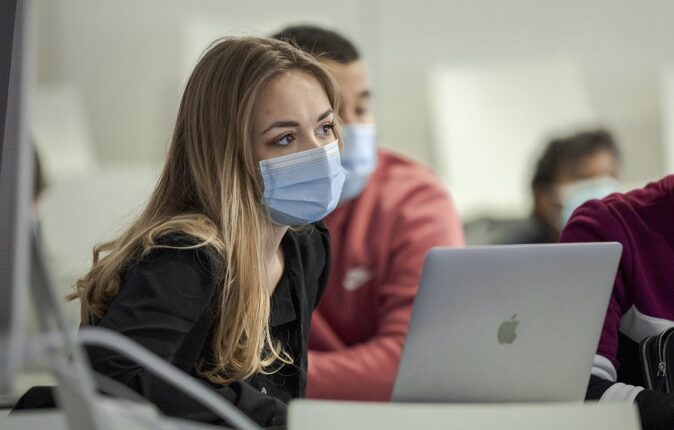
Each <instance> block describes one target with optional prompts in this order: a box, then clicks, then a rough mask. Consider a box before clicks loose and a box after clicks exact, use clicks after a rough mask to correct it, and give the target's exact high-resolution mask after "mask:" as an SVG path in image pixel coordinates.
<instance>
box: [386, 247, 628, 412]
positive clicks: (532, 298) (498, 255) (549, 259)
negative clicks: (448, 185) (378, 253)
mask: <svg viewBox="0 0 674 430" xmlns="http://www.w3.org/2000/svg"><path fill="white" fill-rule="evenodd" d="M621 252H622V246H621V245H620V244H619V243H583V244H553V245H513V246H492V247H475V248H435V249H433V250H431V251H430V252H429V253H428V255H427V256H426V260H425V263H424V269H423V272H422V277H421V281H420V285H419V291H418V293H417V297H416V299H415V303H414V308H413V313H412V319H411V321H410V327H409V332H408V334H407V339H406V343H405V348H404V351H403V355H402V360H401V363H400V367H399V370H398V376H397V378H396V383H395V387H394V391H393V396H392V400H394V401H407V402H410V401H414V402H528V401H581V400H583V399H584V397H585V391H586V388H587V383H588V380H589V377H590V370H591V367H592V361H593V358H594V354H595V352H596V349H597V344H598V342H599V335H600V332H601V328H602V325H603V321H604V316H605V313H606V309H607V306H608V301H609V298H610V295H611V291H612V288H613V282H614V280H615V274H616V269H617V266H618V262H619V260H620V255H621Z"/></svg>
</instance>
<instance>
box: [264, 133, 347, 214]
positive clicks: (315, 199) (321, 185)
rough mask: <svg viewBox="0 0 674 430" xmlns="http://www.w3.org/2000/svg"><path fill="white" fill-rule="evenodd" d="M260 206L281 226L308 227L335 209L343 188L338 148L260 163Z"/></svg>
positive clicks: (328, 146)
mask: <svg viewBox="0 0 674 430" xmlns="http://www.w3.org/2000/svg"><path fill="white" fill-rule="evenodd" d="M260 171H261V172H262V179H263V180H264V196H263V200H264V204H265V205H266V206H267V208H268V210H269V214H270V216H271V219H272V221H274V222H275V223H276V224H281V225H303V224H310V223H312V222H316V221H318V220H321V219H323V218H325V216H326V215H328V214H329V213H330V212H332V210H333V209H335V207H336V206H337V202H338V201H339V195H340V194H341V192H342V186H343V185H344V176H345V172H344V168H343V167H342V165H341V163H340V156H339V144H338V142H337V141H336V140H335V141H334V142H332V143H329V144H327V145H325V146H323V147H320V148H315V149H310V150H307V151H302V152H296V153H294V154H290V155H284V156H282V157H274V158H270V159H267V160H261V161H260Z"/></svg>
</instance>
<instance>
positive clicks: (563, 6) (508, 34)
mask: <svg viewBox="0 0 674 430" xmlns="http://www.w3.org/2000/svg"><path fill="white" fill-rule="evenodd" d="M39 2H40V5H41V11H40V13H41V21H40V22H41V25H40V31H41V33H40V41H41V46H42V47H43V48H44V51H43V52H42V53H41V55H40V59H41V60H42V61H41V64H40V78H41V79H42V80H43V81H45V80H46V81H53V80H67V81H70V82H72V83H73V84H74V85H77V86H79V87H81V88H82V91H83V93H84V96H85V100H86V104H87V108H88V109H89V110H90V113H91V120H92V129H93V131H94V136H95V139H96V148H97V151H98V153H99V155H100V156H101V157H105V158H118V159H128V158H134V159H138V157H142V158H145V159H155V158H156V157H159V156H161V154H162V153H163V145H164V144H165V142H166V140H167V138H168V135H169V133H170V127H171V121H172V118H173V115H174V112H175V110H176V103H177V98H178V95H179V93H180V86H181V84H182V82H181V81H182V76H181V75H182V70H183V68H182V64H181V58H180V55H181V35H182V34H183V32H184V24H185V22H186V21H188V20H190V19H194V18H195V17H200V16H209V17H211V19H212V20H217V19H218V18H219V17H221V18H222V23H223V25H222V31H223V33H225V32H228V31H232V30H233V29H232V28H231V27H230V26H231V25H232V24H233V23H243V24H241V25H238V24H237V27H238V28H240V27H242V26H243V27H245V26H247V25H250V23H254V22H261V23H262V22H263V23H268V22H273V21H275V20H282V19H284V18H286V17H297V21H301V20H302V19H301V18H302V17H307V16H311V17H321V18H322V19H321V22H323V23H328V24H332V26H333V27H335V28H338V29H340V30H342V31H343V32H344V33H345V34H347V35H348V36H350V37H352V38H353V39H354V40H355V41H356V42H357V43H358V44H359V45H360V46H361V47H362V48H363V50H364V51H365V53H366V54H367V56H368V59H369V60H370V62H371V66H372V70H373V72H374V77H375V84H376V90H377V93H376V95H377V102H378V103H377V104H378V108H379V109H378V112H379V116H378V119H379V122H380V125H381V127H380V129H381V137H382V141H383V142H385V143H386V144H387V145H389V146H392V147H395V148H399V149H401V150H402V151H404V152H406V153H408V154H410V155H411V156H413V157H415V158H417V159H420V160H422V161H425V162H429V163H430V161H431V159H432V152H433V150H432V148H431V147H430V145H429V108H428V100H427V99H428V95H427V90H426V88H427V86H426V83H427V77H428V71H429V70H430V68H431V67H432V66H435V65H438V64H443V63H447V62H449V63H455V62H470V61H478V60H507V59H509V58H512V57H519V58H526V57H541V56H550V55H556V54H563V55H568V56H569V57H572V58H575V59H577V61H578V62H579V64H580V65H581V67H582V70H583V72H584V73H585V74H586V76H587V78H588V81H589V84H590V91H591V95H592V97H593V101H594V103H595V105H596V109H597V111H598V113H599V116H600V118H603V119H604V120H605V122H606V124H607V125H609V126H612V127H613V128H614V129H615V130H616V131H617V134H618V136H619V137H620V138H621V139H622V140H623V141H624V143H625V150H626V155H627V158H628V160H629V162H628V164H627V166H626V168H627V170H626V175H627V177H628V178H630V179H639V178H642V177H651V176H654V175H655V176H657V175H658V174H660V173H661V172H662V169H663V166H662V165H661V162H660V161H659V160H660V159H661V154H662V149H661V146H660V145H661V131H660V127H659V125H660V124H659V104H658V103H659V101H658V100H659V99H658V93H657V92H658V75H659V68H660V66H661V65H662V64H665V63H666V62H667V60H670V61H671V60H672V57H673V56H674V50H672V49H671V45H670V41H671V40H674V26H672V25H671V22H672V19H673V18H674V3H672V2H671V1H669V0H654V1H650V2H648V3H646V4H642V3H637V2H633V1H630V0H611V1H609V0H595V1H592V2H587V1H584V0H570V1H565V2H558V1H552V0H547V1H540V0H512V1H508V2H503V1H498V0H491V1H473V0H454V1H451V0H449V1H447V0H427V1H423V2H409V1H407V0H386V1H384V0H379V1H374V0H364V1H363V0H361V1H358V0H342V1H339V2H335V1H326V0H311V1H308V0H296V1H286V2H268V1H261V0H250V1H245V2H243V1H232V0H230V1H223V0H198V1H189V2H187V1H183V0H142V1H136V0H116V1H114V2H111V1H107V0H39Z"/></svg>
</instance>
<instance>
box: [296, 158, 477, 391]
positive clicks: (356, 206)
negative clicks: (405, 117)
mask: <svg viewBox="0 0 674 430" xmlns="http://www.w3.org/2000/svg"><path fill="white" fill-rule="evenodd" d="M325 222H326V224H327V226H328V229H329V231H330V239H331V251H332V269H331V273H330V278H329V280H328V286H327V288H326V290H325V293H324V294H323V298H322V299H321V302H320V304H319V306H318V308H317V310H316V311H315V312H314V315H313V318H312V327H311V333H310V336H309V349H310V350H309V380H308V386H307V397H311V398H325V399H342V400H377V401H387V400H389V398H390V396H391V390H392V389H393V383H394V380H395V376H396V372H397V370H398V362H399V361H400V354H401V352H402V347H403V343H404V340H405V335H406V333H407V325H408V322H409V319H410V314H411V312H412V302H413V300H414V295H415V294H416V290H417V283H418V281H419V276H420V274H421V268H422V265H423V261H424V257H425V256H426V252H427V251H428V250H429V249H430V248H432V247H434V246H461V245H463V243H464V242H463V231H462V227H461V221H460V219H459V215H458V213H457V211H456V208H455V206H454V204H453V202H452V200H451V198H450V196H449V195H448V193H447V191H446V189H445V188H444V187H443V185H442V184H441V183H440V182H439V181H438V179H437V178H436V177H435V176H434V175H433V174H432V173H431V172H430V171H429V170H428V169H426V168H424V167H422V166H421V165H419V164H417V163H414V162H412V161H410V160H408V159H405V158H403V157H401V156H398V155H396V154H394V153H391V152H389V151H386V150H383V149H379V150H378V165H377V169H376V170H375V172H374V173H373V175H372V177H371V178H370V180H369V182H368V184H367V186H366V187H365V190H363V192H362V194H361V195H360V196H359V197H357V198H356V199H354V200H351V201H348V202H345V203H344V204H342V205H340V206H339V207H338V208H337V209H336V210H335V211H334V212H332V213H331V214H330V215H329V216H328V217H327V218H326V219H325Z"/></svg>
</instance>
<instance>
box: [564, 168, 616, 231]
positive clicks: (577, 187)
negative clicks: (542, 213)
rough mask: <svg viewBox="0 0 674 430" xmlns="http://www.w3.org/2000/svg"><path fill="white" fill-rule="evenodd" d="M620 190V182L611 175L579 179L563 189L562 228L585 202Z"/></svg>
mask: <svg viewBox="0 0 674 430" xmlns="http://www.w3.org/2000/svg"><path fill="white" fill-rule="evenodd" d="M618 191H620V183H619V182H618V181H616V180H615V179H614V178H612V177H610V176H600V177H597V178H592V179H586V180H582V181H578V182H576V183H574V184H573V185H570V186H569V187H568V188H566V189H565V190H564V191H562V212H561V214H560V222H561V226H562V228H563V227H564V226H565V225H566V223H567V222H569V219H570V218H571V215H573V212H574V211H575V210H576V209H578V208H579V207H580V206H581V205H582V204H583V203H585V202H587V201H588V200H593V199H603V198H604V197H606V196H608V195H609V194H612V193H615V192H618Z"/></svg>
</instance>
